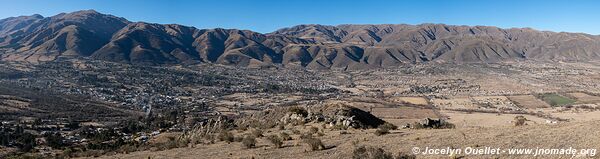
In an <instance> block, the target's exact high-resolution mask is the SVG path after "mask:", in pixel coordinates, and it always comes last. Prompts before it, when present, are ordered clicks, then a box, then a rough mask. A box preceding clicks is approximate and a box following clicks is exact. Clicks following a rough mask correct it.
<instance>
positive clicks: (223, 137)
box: [217, 131, 234, 143]
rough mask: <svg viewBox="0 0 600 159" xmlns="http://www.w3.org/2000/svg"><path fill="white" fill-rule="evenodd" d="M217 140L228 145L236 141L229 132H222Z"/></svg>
mask: <svg viewBox="0 0 600 159" xmlns="http://www.w3.org/2000/svg"><path fill="white" fill-rule="evenodd" d="M217 138H218V139H219V141H225V142H227V143H230V142H233V141H234V136H233V134H232V133H231V132H229V131H221V133H219V135H218V136H217Z"/></svg>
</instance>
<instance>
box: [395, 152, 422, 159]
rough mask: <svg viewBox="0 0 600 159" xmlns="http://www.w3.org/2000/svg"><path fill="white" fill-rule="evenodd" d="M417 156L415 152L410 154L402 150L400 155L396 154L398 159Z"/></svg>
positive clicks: (413, 158) (408, 158)
mask: <svg viewBox="0 0 600 159" xmlns="http://www.w3.org/2000/svg"><path fill="white" fill-rule="evenodd" d="M416 158H417V156H415V155H413V154H409V153H404V152H400V153H398V156H396V159H416Z"/></svg>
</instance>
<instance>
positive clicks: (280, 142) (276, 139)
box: [267, 135, 283, 148]
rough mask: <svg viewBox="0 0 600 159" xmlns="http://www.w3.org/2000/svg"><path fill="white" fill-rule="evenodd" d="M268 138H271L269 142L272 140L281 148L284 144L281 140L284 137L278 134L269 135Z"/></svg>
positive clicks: (276, 146) (274, 144)
mask: <svg viewBox="0 0 600 159" xmlns="http://www.w3.org/2000/svg"><path fill="white" fill-rule="evenodd" d="M267 140H269V142H271V144H273V146H274V147H275V148H281V146H282V145H283V141H281V140H282V139H281V138H279V136H277V135H270V136H268V137H267Z"/></svg>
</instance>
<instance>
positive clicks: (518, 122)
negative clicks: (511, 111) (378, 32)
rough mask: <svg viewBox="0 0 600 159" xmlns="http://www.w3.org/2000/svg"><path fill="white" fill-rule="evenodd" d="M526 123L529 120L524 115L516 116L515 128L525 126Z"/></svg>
mask: <svg viewBox="0 0 600 159" xmlns="http://www.w3.org/2000/svg"><path fill="white" fill-rule="evenodd" d="M525 121H527V118H525V117H524V116H522V115H519V116H516V117H515V121H514V122H515V126H523V125H525Z"/></svg>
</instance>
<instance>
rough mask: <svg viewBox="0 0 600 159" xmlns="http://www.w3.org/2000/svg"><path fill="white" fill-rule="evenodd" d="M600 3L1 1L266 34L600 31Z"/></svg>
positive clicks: (5, 10)
mask: <svg viewBox="0 0 600 159" xmlns="http://www.w3.org/2000/svg"><path fill="white" fill-rule="evenodd" d="M597 6H600V1H593V0H582V1H576V2H569V1H544V0H531V1H518V0H505V1H487V0H484V1H468V0H449V1H442V0H426V1H411V2H406V1H402V2H399V1H384V0H376V1H368V2H366V1H354V0H350V1H341V0H332V1H326V2H321V1H317V0H308V1H307V0H303V1H300V0H291V1H274V0H265V1H252V2H250V1H241V0H239V1H238V0H220V1H191V0H184V1H178V2H172V1H158V0H152V1H142V0H132V1H116V0H105V1H75V0H56V1H35V0H22V1H10V2H4V3H3V5H2V6H0V19H4V18H7V17H14V16H21V15H32V14H41V15H43V16H45V17H46V16H53V15H56V14H59V13H66V12H73V11H77V10H87V9H93V10H96V11H98V12H101V13H106V14H112V15H116V16H120V17H124V18H126V19H129V20H131V21H144V22H151V23H161V24H173V23H176V24H182V25H188V26H194V27H196V28H236V29H248V30H253V31H257V32H261V33H268V32H272V31H275V30H277V29H280V28H285V27H290V26H294V25H299V24H324V25H338V24H421V23H443V24H449V25H471V26H474V25H485V26H497V27H501V28H513V27H516V28H523V27H530V28H534V29H537V30H543V31H555V32H563V31H564V32H578V33H588V34H593V35H600V28H599V27H598V26H600V21H597V20H594V19H597V15H600V10H598V9H597V8H596V7H597Z"/></svg>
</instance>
